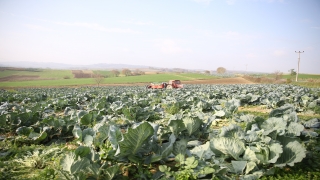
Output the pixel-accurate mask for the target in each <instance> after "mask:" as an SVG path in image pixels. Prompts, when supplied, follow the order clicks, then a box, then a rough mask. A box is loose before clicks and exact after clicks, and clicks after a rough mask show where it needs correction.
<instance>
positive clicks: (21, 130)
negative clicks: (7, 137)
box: [16, 126, 33, 136]
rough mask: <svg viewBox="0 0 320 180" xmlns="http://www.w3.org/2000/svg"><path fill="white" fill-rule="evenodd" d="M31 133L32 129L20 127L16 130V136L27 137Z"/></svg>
mask: <svg viewBox="0 0 320 180" xmlns="http://www.w3.org/2000/svg"><path fill="white" fill-rule="evenodd" d="M32 131H33V128H32V127H26V126H21V127H19V128H18V129H17V130H16V133H17V134H18V135H24V136H29V134H30V133H31V132H32Z"/></svg>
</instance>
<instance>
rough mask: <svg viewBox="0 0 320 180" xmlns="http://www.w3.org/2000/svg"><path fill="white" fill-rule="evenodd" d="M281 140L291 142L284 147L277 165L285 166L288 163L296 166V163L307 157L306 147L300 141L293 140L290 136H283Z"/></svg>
mask: <svg viewBox="0 0 320 180" xmlns="http://www.w3.org/2000/svg"><path fill="white" fill-rule="evenodd" d="M281 141H290V142H289V143H287V144H286V145H285V146H284V147H283V153H282V154H281V156H280V157H279V158H278V161H277V162H276V166H279V167H283V166H285V165H286V164H288V165H289V166H294V163H298V162H301V161H302V159H303V158H305V157H306V149H305V147H304V146H303V145H302V144H300V143H299V142H298V141H296V140H295V141H292V140H290V138H283V139H282V140H281ZM284 144H285V143H284Z"/></svg>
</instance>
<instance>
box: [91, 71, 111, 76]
mask: <svg viewBox="0 0 320 180" xmlns="http://www.w3.org/2000/svg"><path fill="white" fill-rule="evenodd" d="M93 73H94V74H101V75H103V76H107V77H114V75H113V74H112V72H111V71H104V70H95V71H93Z"/></svg>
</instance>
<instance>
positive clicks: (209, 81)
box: [182, 77, 255, 84]
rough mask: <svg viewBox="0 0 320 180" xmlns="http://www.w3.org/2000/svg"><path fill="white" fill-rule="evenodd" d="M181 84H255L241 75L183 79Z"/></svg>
mask: <svg viewBox="0 0 320 180" xmlns="http://www.w3.org/2000/svg"><path fill="white" fill-rule="evenodd" d="M182 83H183V84H255V83H253V82H251V81H248V80H246V79H244V78H242V77H235V78H221V79H206V80H192V81H183V82H182Z"/></svg>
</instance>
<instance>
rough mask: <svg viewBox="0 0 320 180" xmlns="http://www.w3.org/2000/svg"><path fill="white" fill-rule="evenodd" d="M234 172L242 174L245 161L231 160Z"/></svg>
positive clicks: (245, 164)
mask: <svg viewBox="0 0 320 180" xmlns="http://www.w3.org/2000/svg"><path fill="white" fill-rule="evenodd" d="M231 164H232V166H233V169H234V171H235V173H237V174H242V173H243V170H244V168H246V166H247V161H231Z"/></svg>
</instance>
